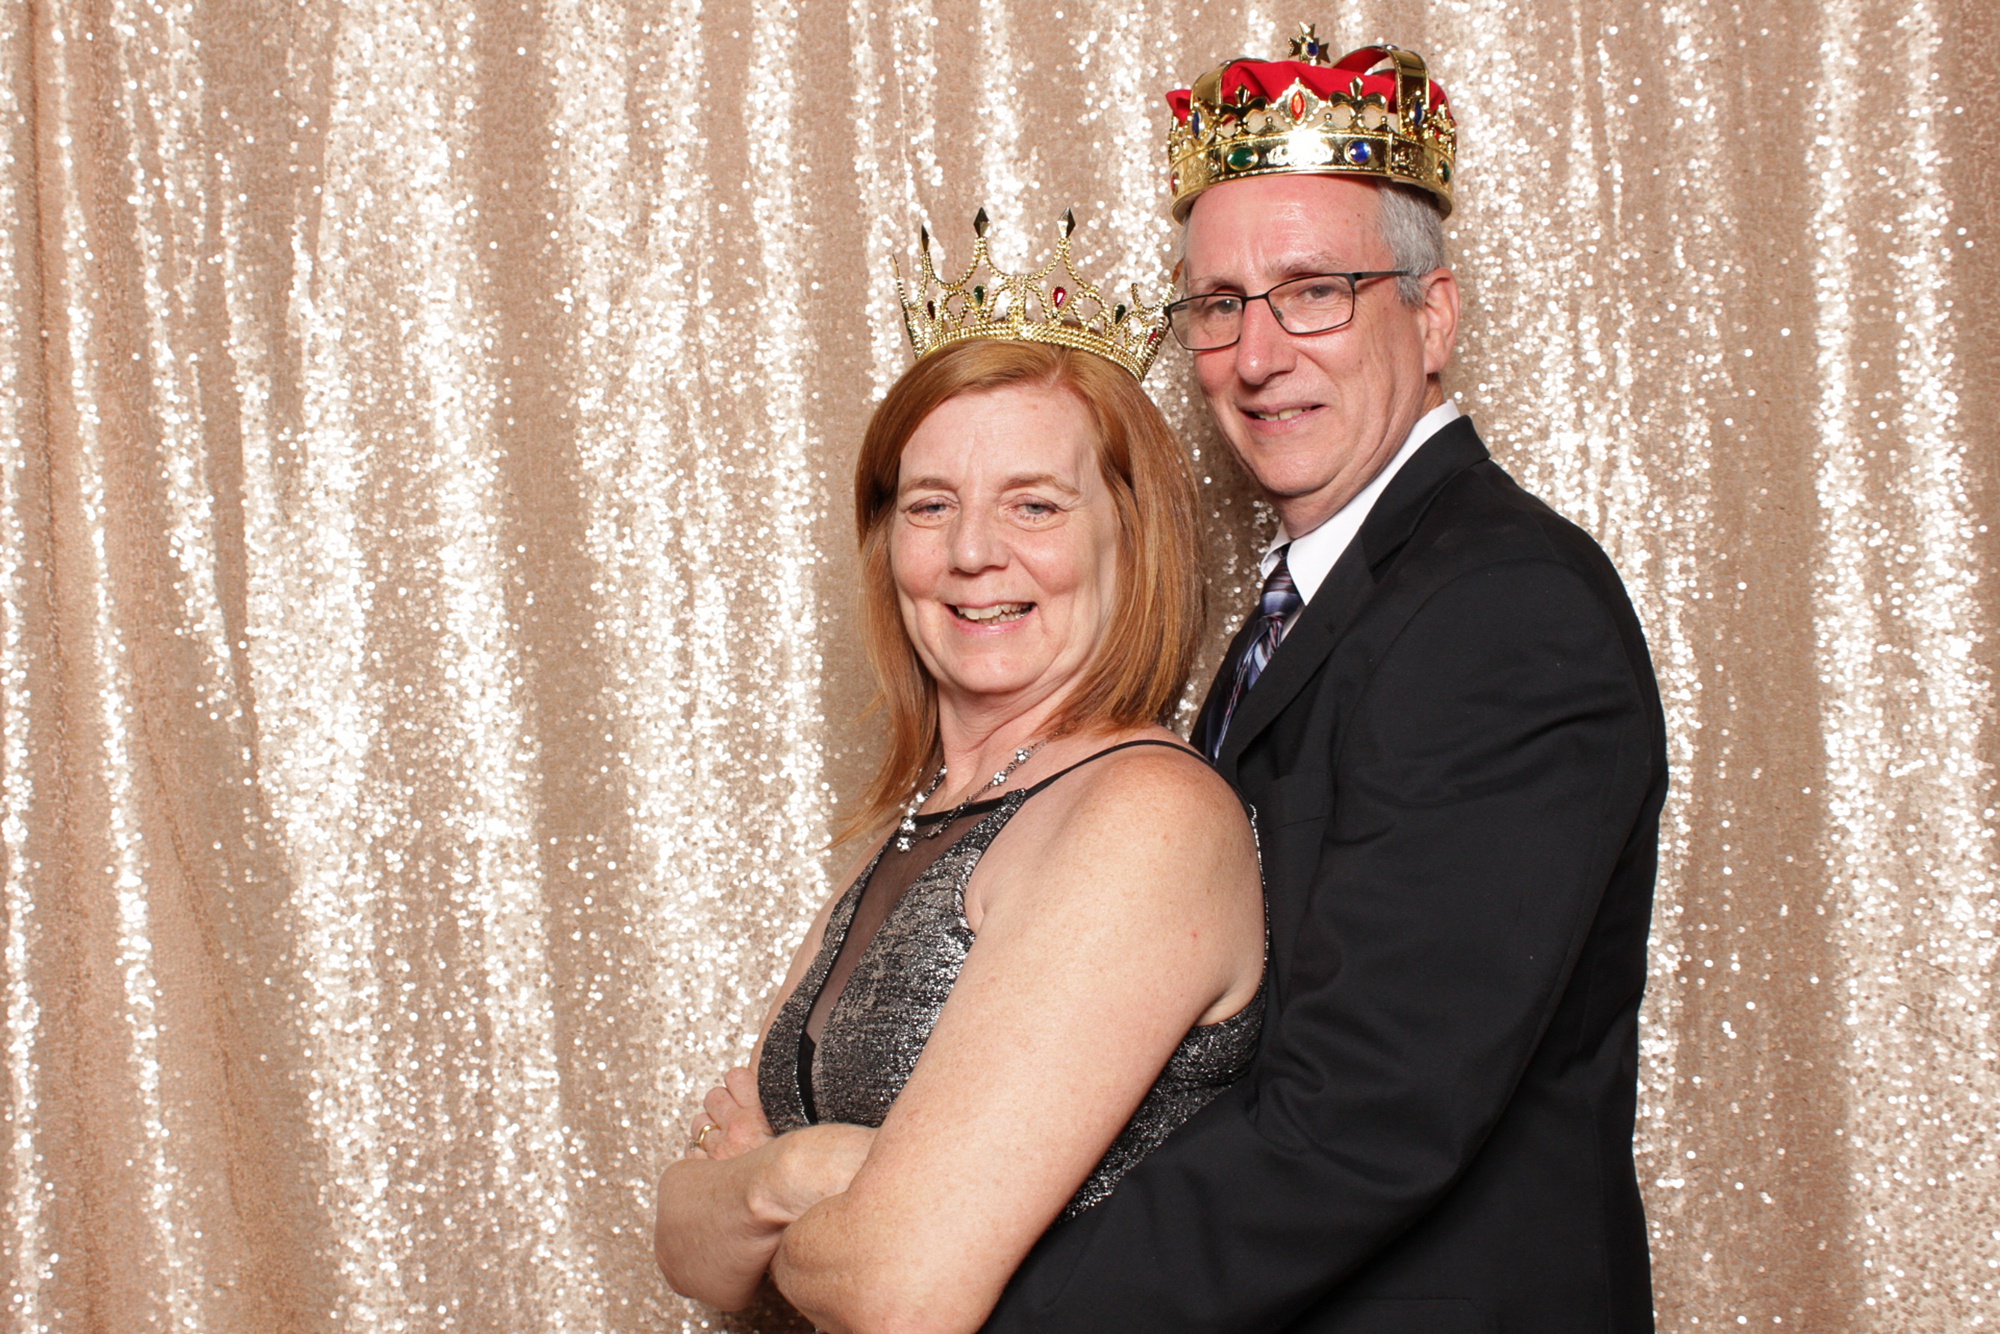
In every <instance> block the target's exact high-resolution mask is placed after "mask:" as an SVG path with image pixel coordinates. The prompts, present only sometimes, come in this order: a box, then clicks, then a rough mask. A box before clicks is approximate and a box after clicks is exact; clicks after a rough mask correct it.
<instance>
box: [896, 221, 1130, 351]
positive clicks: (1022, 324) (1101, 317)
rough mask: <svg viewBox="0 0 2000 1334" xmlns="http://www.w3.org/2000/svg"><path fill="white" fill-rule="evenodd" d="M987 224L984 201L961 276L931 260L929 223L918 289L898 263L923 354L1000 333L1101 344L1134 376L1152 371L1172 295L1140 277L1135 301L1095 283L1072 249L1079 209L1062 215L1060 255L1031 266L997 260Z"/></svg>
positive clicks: (914, 343) (1097, 347)
mask: <svg viewBox="0 0 2000 1334" xmlns="http://www.w3.org/2000/svg"><path fill="white" fill-rule="evenodd" d="M988 225H989V224H988V221H987V217H986V210H985V209H983V208H982V209H980V210H979V213H978V215H977V216H976V217H974V218H973V220H972V231H973V235H974V237H975V238H976V239H975V240H974V242H973V245H972V262H971V263H970V264H968V265H967V266H966V270H965V273H964V274H963V275H962V276H961V277H960V278H959V279H958V281H957V282H951V283H948V282H945V281H943V280H942V279H940V278H939V277H938V275H937V270H936V269H935V268H933V267H932V265H931V231H930V228H929V227H921V228H919V229H918V232H917V281H916V284H915V287H916V290H915V291H914V292H912V291H910V290H909V289H908V288H906V287H905V286H904V285H903V274H902V269H901V268H900V267H898V269H897V270H896V299H897V300H898V301H899V302H901V303H902V306H903V327H904V328H905V329H906V330H908V331H909V335H910V346H911V347H912V348H914V349H915V350H916V354H917V360H919V361H922V360H923V359H924V358H925V357H927V356H929V355H930V354H931V353H933V352H935V351H937V350H938V349H939V348H941V347H950V346H951V345H952V344H953V343H963V342H968V341H970V340H972V339H975V338H994V339H1001V340H1005V341H1014V342H1029V343H1053V344H1055V345H1057V346H1058V347H1073V348H1076V349H1078V350H1079V351H1083V352H1094V353H1096V354H1097V355H1098V356H1100V357H1103V358H1104V359H1105V360H1106V361H1111V362H1115V363H1117V364H1118V365H1120V366H1123V367H1124V368H1125V369H1126V370H1128V371H1130V372H1132V375H1133V377H1134V378H1136V379H1140V380H1143V379H1145V378H1146V371H1147V370H1148V369H1149V368H1150V367H1151V366H1152V364H1153V358H1154V357H1155V356H1156V355H1158V353H1159V350H1160V341H1161V339H1163V338H1164V337H1165V336H1166V331H1167V321H1166V315H1165V310H1166V303H1165V302H1164V301H1162V302H1159V303H1157V304H1153V305H1148V304H1147V303H1146V301H1145V300H1144V298H1142V297H1141V296H1140V295H1139V285H1138V284H1137V283H1134V284H1132V287H1131V293H1132V299H1131V301H1130V302H1129V303H1127V302H1123V301H1117V302H1113V301H1106V300H1105V299H1104V295H1103V293H1102V292H1100V291H1099V290H1098V289H1097V287H1096V285H1095V284H1093V283H1091V282H1089V281H1088V280H1086V279H1085V278H1084V277H1083V276H1082V275H1081V274H1079V273H1077V271H1076V266H1075V265H1074V264H1073V263H1072V262H1071V259H1070V250H1069V238H1070V233H1072V232H1074V231H1075V230H1076V215H1075V213H1074V212H1072V211H1065V212H1064V213H1063V215H1062V223H1061V233H1062V234H1061V236H1060V238H1058V240H1057V242H1056V253H1055V257H1054V258H1052V259H1050V260H1049V262H1048V263H1046V264H1044V265H1042V267H1041V268H1039V269H1036V270H1034V271H1033V272H1031V273H1018V274H1016V273H1007V272H1004V271H1003V270H1001V269H1000V268H999V267H998V266H997V265H995V264H994V263H993V256H992V254H991V253H989V251H988V250H987V246H986V231H987V227H988Z"/></svg>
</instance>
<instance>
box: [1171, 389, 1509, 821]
mask: <svg viewBox="0 0 2000 1334" xmlns="http://www.w3.org/2000/svg"><path fill="white" fill-rule="evenodd" d="M1486 457H1487V454H1486V446H1485V445H1483V444H1481V443H1480V440H1479V433H1478V432H1477V431H1475V430H1474V429H1473V426H1472V419H1471V418H1470V417H1458V418H1455V419H1454V420H1452V421H1451V422H1450V423H1448V424H1446V425H1445V426H1444V427H1442V428H1441V429H1440V430H1439V431H1438V433H1437V434H1436V435H1434V436H1432V437H1431V438H1430V439H1429V440H1426V441H1425V442H1424V444H1423V446H1422V447H1421V448H1419V449H1418V450H1417V452H1416V453H1415V454H1414V455H1412V456H1411V458H1410V461H1409V462H1408V463H1405V464H1404V465H1403V467H1402V470H1401V471H1400V472H1398V473H1397V474H1396V475H1395V477H1393V478H1391V479H1390V482H1389V485H1388V488H1387V489H1386V490H1384V491H1383V493H1382V495H1381V497H1380V498H1379V499H1378V500H1377V501H1376V502H1375V508H1374V509H1372V510H1371V511H1369V514H1368V518H1367V521H1366V522H1364V523H1363V524H1362V525H1361V531H1360V532H1359V533H1357V534H1356V535H1355V538H1354V541H1352V542H1350V543H1348V546H1347V550H1346V551H1344V552H1342V553H1341V556H1340V559H1339V560H1338V561H1336V562H1334V566H1333V569H1332V570H1331V571H1329V572H1328V574H1327V576H1326V582H1324V583H1322V584H1321V585H1320V586H1319V589H1318V591H1317V592H1315V593H1314V594H1313V598H1312V601H1310V602H1308V603H1307V604H1306V609H1305V610H1304V611H1303V612H1301V613H1300V614H1299V619H1298V620H1297V621H1296V622H1294V623H1293V625H1292V628H1291V630H1290V632H1289V633H1287V634H1286V635H1285V638H1284V642H1283V643H1281V644H1279V645H1278V651H1277V652H1276V653H1274V654H1272V655H1271V661H1270V663H1269V665H1267V666H1266V667H1265V668H1264V672H1263V674H1262V675H1261V676H1259V677H1258V678H1257V684H1256V685H1254V686H1252V687H1251V688H1250V692H1249V693H1248V694H1247V695H1245V696H1244V697H1243V698H1242V700H1241V701H1239V702H1238V704H1237V705H1236V716H1235V717H1233V718H1231V719H1230V720H1229V734H1228V735H1227V736H1226V737H1224V738H1223V741H1222V754H1221V755H1220V756H1219V757H1217V760H1216V768H1217V769H1218V770H1220V771H1221V773H1222V776H1223V777H1224V778H1226V779H1228V780H1229V781H1230V782H1231V783H1235V782H1236V762H1237V760H1238V758H1239V757H1241V755H1242V754H1243V748H1244V747H1245V746H1247V745H1249V744H1250V742H1251V741H1253V740H1255V739H1256V737H1257V734H1258V733H1260V732H1262V731H1263V730H1264V729H1265V728H1266V727H1268V726H1270V725H1271V723H1272V721H1273V720H1275V719H1276V718H1277V716H1278V715H1279V714H1280V713H1282V712H1284V709H1285V706H1286V705H1287V704H1290V703H1291V702H1292V700H1293V698H1294V697H1295V696H1297V694H1298V693H1299V691H1300V690H1302V689H1304V688H1305V685H1306V682H1308V681H1310V680H1311V679H1312V677H1313V674H1314V673H1315V672H1317V671H1318V670H1319V667H1320V664H1321V663H1323V662H1325V661H1326V659H1327V655H1328V654H1330V653H1332V652H1333V649H1334V645H1336V644H1338V643H1339V642H1340V637H1341V636H1342V635H1343V634H1345V633H1346V631H1347V627H1348V626H1350V625H1352V624H1353V623H1354V618H1355V616H1356V615H1357V614H1358V613H1359V612H1360V610H1361V608H1362V607H1363V606H1364V605H1366V603H1367V601H1368V598H1369V596H1370V595H1371V594H1372V593H1373V592H1374V591H1375V585H1376V582H1377V574H1378V572H1379V571H1380V569H1381V567H1382V566H1383V565H1385V564H1386V563H1387V562H1388V560H1389V558H1390V557H1391V556H1393V555H1395V553H1396V552H1397V551H1399V550H1401V549H1402V546H1403V544H1404V543H1405V542H1407V541H1408V540H1409V538H1410V534H1411V533H1413V532H1415V531H1416V527H1417V523H1418V521H1419V520H1421V519H1422V518H1423V516H1424V511H1425V510H1427V509H1429V508H1430V504H1431V501H1433V500H1435V499H1436V498H1437V494H1438V492H1440V491H1442V490H1443V489H1444V487H1445V483H1447V482H1449V481H1450V480H1451V479H1452V478H1454V477H1456V476H1457V475H1458V474H1459V473H1461V472H1463V471H1465V469H1467V468H1469V467H1471V466H1472V465H1473V464H1475V463H1479V462H1481V461H1483V460H1484V459H1485V458H1486ZM1210 693H1211V694H1213V693H1214V692H1213V691H1212V690H1211V692H1210Z"/></svg>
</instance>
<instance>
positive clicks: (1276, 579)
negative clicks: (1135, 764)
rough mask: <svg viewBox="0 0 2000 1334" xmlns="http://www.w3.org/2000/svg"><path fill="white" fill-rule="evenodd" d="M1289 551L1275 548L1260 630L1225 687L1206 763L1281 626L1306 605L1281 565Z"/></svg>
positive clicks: (1260, 607)
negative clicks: (1226, 696) (1219, 720)
mask: <svg viewBox="0 0 2000 1334" xmlns="http://www.w3.org/2000/svg"><path fill="white" fill-rule="evenodd" d="M1291 549H1292V544H1291V543H1289V542H1287V543H1286V544H1285V545H1284V546H1282V547H1279V548H1278V563H1277V564H1276V565H1274V566H1272V567H1271V573H1270V576H1269V577H1268V578H1266V579H1265V580H1264V591H1263V593H1262V594H1261V595H1259V597H1258V598H1257V616H1258V619H1260V620H1261V621H1262V622H1263V626H1262V628H1261V629H1259V630H1258V632H1257V637H1256V638H1254V639H1252V640H1251V641H1250V643H1249V646H1248V647H1247V648H1245V649H1244V651H1243V656H1242V657H1240V658H1238V659H1237V660H1236V680H1235V681H1234V682H1233V683H1232V684H1231V685H1230V687H1229V703H1227V704H1226V705H1224V706H1223V709H1222V725H1221V726H1220V727H1218V728H1216V729H1215V739H1214V743H1213V746H1214V748H1213V749H1212V750H1211V751H1210V752H1209V758H1210V759H1215V758H1217V757H1218V756H1220V755H1221V754H1222V739H1223V738H1224V737H1225V736H1228V735H1229V720H1230V719H1231V718H1232V717H1234V716H1235V714H1236V705H1237V704H1238V703H1239V702H1240V701H1241V700H1242V698H1243V697H1244V696H1245V695H1247V694H1249V693H1250V687H1251V686H1254V685H1256V684H1257V678H1258V677H1260V676H1262V675H1263V674H1264V668H1265V667H1266V666H1268V665H1269V664H1270V661H1271V655H1272V654H1273V653H1276V652H1277V651H1278V641H1279V640H1281V639H1283V638H1284V637H1285V622H1286V621H1288V620H1290V619H1291V618H1292V616H1293V615H1294V614H1296V613H1297V611H1298V610H1299V608H1301V607H1303V606H1305V605H1306V604H1305V599H1304V598H1302V597H1300V596H1299V588H1298V585H1297V584H1294V583H1293V582H1292V569H1291V566H1289V565H1288V564H1286V563H1285V557H1286V555H1287V553H1289V552H1290V551H1291Z"/></svg>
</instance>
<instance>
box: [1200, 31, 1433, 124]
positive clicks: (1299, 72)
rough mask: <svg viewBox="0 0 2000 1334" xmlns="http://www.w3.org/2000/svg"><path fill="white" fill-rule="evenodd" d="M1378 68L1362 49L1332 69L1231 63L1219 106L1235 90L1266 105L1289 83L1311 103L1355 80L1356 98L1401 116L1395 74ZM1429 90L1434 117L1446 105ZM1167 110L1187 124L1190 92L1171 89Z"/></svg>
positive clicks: (1375, 56)
mask: <svg viewBox="0 0 2000 1334" xmlns="http://www.w3.org/2000/svg"><path fill="white" fill-rule="evenodd" d="M1381 62H1382V56H1381V53H1380V52H1379V51H1377V50H1376V49H1375V48H1374V47H1364V48H1363V49H1361V50H1359V51H1355V52H1352V53H1350V54H1348V55H1347V56H1344V57H1342V58H1341V60H1340V61H1339V62H1337V63H1336V64H1332V65H1316V64H1308V63H1307V62H1306V61H1303V60H1232V61H1231V62H1230V63H1229V64H1228V66H1227V67H1226V68H1225V69H1224V70H1223V73H1222V89H1221V91H1222V97H1223V100H1224V101H1234V100H1235V99H1236V97H1237V95H1238V90H1246V91H1247V92H1248V93H1249V94H1250V96H1252V97H1261V98H1263V99H1264V100H1265V101H1266V102H1275V101H1276V100H1277V99H1278V98H1279V97H1281V96H1283V95H1284V93H1285V90H1286V89H1288V88H1290V87H1291V86H1292V85H1293V84H1294V83H1300V84H1304V85H1305V89H1306V91H1307V92H1309V93H1311V94H1312V95H1313V96H1314V97H1328V96H1330V95H1332V94H1334V93H1336V92H1338V93H1346V92H1349V91H1350V90H1351V89H1352V87H1353V84H1354V80H1355V78H1356V77H1357V76H1359V78H1360V79H1361V95H1362V96H1363V97H1366V96H1367V95H1368V94H1370V93H1380V94H1381V95H1382V97H1383V98H1384V99H1385V100H1386V102H1387V103H1388V106H1389V108H1390V109H1391V110H1393V111H1401V110H1402V108H1401V107H1399V106H1397V105H1396V71H1395V69H1394V68H1393V67H1392V68H1390V69H1385V70H1380V71H1377V72H1376V73H1374V74H1370V73H1369V72H1368V68H1369V66H1371V65H1378V64H1380V63H1381ZM1428 82H1429V85H1430V108H1429V109H1430V110H1431V111H1440V110H1443V109H1444V108H1446V107H1448V106H1450V105H1451V103H1450V102H1449V100H1448V99H1447V98H1446V97H1445V93H1444V85H1443V84H1441V83H1439V82H1438V81H1437V80H1436V79H1431V80H1429V81H1428ZM1167 105H1168V106H1170V107H1172V108H1173V110H1174V118H1175V119H1177V120H1179V121H1180V122H1181V123H1182V124H1183V125H1185V124H1187V119H1188V111H1189V109H1190V108H1191V107H1192V106H1193V105H1194V97H1193V94H1192V92H1191V91H1190V90H1189V89H1186V88H1176V89H1174V90H1173V91H1172V92H1170V93H1168V94H1167Z"/></svg>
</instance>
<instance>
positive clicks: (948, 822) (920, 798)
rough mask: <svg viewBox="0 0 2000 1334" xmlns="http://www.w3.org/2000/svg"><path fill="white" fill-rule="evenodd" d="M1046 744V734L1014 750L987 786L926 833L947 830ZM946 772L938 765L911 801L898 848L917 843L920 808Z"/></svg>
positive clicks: (898, 829) (903, 849) (898, 834)
mask: <svg viewBox="0 0 2000 1334" xmlns="http://www.w3.org/2000/svg"><path fill="white" fill-rule="evenodd" d="M1046 744H1047V740H1046V738H1044V739H1043V740H1041V741H1035V742H1031V743H1029V744H1028V745H1025V746H1022V747H1021V748H1020V749H1019V750H1016V751H1015V752H1014V758H1013V759H1011V760H1009V761H1008V762H1007V767H1006V768H1004V769H1002V770H1001V771H1000V772H999V773H997V774H994V775H993V777H991V778H989V779H987V780H986V786H984V787H982V788H979V789H978V790H976V791H974V792H970V793H968V794H967V795H966V798H965V800H964V801H961V802H959V803H958V806H957V808H956V809H955V810H953V811H952V813H951V814H950V815H947V816H945V817H944V819H942V820H939V821H938V822H937V823H936V824H935V825H933V826H931V827H930V828H929V829H927V830H925V831H924V837H925V838H936V837H937V836H938V835H939V834H942V833H943V832H944V831H945V830H947V829H949V828H950V827H951V826H952V823H953V822H954V821H956V820H957V819H958V817H959V816H961V815H963V814H965V808H966V807H967V806H970V805H971V804H972V803H973V802H975V801H977V800H978V799H979V798H980V797H982V796H984V795H985V794H986V793H988V792H991V791H992V790H993V789H994V788H996V787H999V786H1000V785H1001V784H1002V783H1004V782H1006V781H1007V780H1008V779H1009V778H1011V777H1012V776H1013V773H1014V771H1015V770H1016V769H1018V768H1020V767H1021V766H1022V765H1024V764H1026V763H1027V762H1028V759H1029V757H1030V756H1032V755H1033V754H1034V753H1035V752H1036V751H1038V750H1040V749H1041V748H1042V747H1043V746H1044V745H1046ZM944 776H945V766H944V765H942V764H940V765H939V766H938V771H937V777H935V778H933V779H931V785H930V786H929V787H927V788H925V789H924V790H923V791H922V792H920V793H918V794H917V795H916V797H915V798H914V799H913V800H912V801H911V802H910V804H909V806H908V807H906V808H905V809H904V811H903V820H902V823H900V824H898V825H897V826H896V851H898V852H908V851H909V850H910V848H911V847H912V846H913V845H914V844H915V841H916V837H917V812H918V811H919V810H921V809H923V804H924V803H925V802H927V801H929V800H930V799H931V797H932V795H933V794H934V793H936V792H937V790H938V788H939V786H940V785H941V784H943V782H944Z"/></svg>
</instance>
